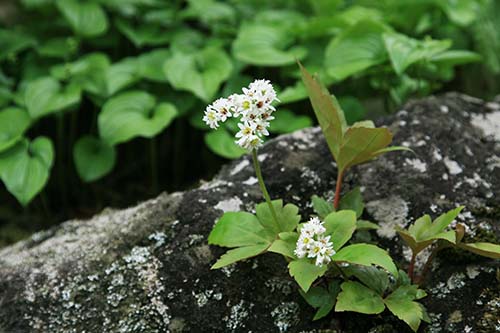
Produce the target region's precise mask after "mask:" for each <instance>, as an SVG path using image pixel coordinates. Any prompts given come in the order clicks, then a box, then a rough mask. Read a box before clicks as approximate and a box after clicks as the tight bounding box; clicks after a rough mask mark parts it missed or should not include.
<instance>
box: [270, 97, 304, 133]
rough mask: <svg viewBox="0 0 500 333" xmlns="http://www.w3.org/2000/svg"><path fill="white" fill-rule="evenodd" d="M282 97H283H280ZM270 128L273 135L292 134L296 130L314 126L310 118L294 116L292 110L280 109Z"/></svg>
mask: <svg viewBox="0 0 500 333" xmlns="http://www.w3.org/2000/svg"><path fill="white" fill-rule="evenodd" d="M280 97H281V96H280ZM274 115H275V118H276V119H274V120H273V121H272V122H271V125H270V126H269V132H271V133H279V134H282V133H291V132H294V131H296V130H299V129H302V128H306V127H310V126H312V124H313V123H312V119H311V118H310V117H308V116H303V115H297V114H294V113H293V112H292V111H290V110H282V109H280V112H279V113H275V114H274Z"/></svg>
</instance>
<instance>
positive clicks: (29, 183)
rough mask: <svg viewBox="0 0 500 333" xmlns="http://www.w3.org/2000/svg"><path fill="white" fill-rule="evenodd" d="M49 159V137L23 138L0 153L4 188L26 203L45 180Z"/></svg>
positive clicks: (0, 172)
mask: <svg viewBox="0 0 500 333" xmlns="http://www.w3.org/2000/svg"><path fill="white" fill-rule="evenodd" d="M53 160H54V148H53V145H52V142H51V141H50V139H49V138H46V137H38V138H37V139H35V140H34V141H32V142H29V141H28V140H27V139H24V140H22V141H20V142H18V143H17V144H16V145H15V146H13V147H12V148H10V149H9V150H6V151H4V152H2V153H0V177H1V179H2V181H3V182H4V184H5V186H6V187H7V190H8V191H9V192H10V193H12V194H13V195H14V196H15V197H16V198H17V200H18V201H19V202H20V203H21V204H22V205H23V206H26V205H27V204H28V203H29V202H30V201H31V200H32V199H33V198H34V197H35V196H36V195H37V194H38V193H39V192H40V191H41V190H42V189H43V187H44V186H45V184H46V183H47V180H48V179H49V174H50V169H51V168H52V163H53Z"/></svg>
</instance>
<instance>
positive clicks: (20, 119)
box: [0, 107, 31, 152]
mask: <svg viewBox="0 0 500 333" xmlns="http://www.w3.org/2000/svg"><path fill="white" fill-rule="evenodd" d="M30 124H31V119H30V116H29V115H28V113H27V112H26V111H25V110H23V109H20V108H16V107H9V108H6V109H3V110H1V111H0V152H2V151H4V150H7V149H8V148H10V147H12V146H13V145H14V144H16V143H17V142H18V141H19V140H21V138H22V137H23V134H24V132H25V131H26V130H27V129H28V128H29V126H30Z"/></svg>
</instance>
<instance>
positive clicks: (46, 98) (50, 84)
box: [23, 77, 81, 119]
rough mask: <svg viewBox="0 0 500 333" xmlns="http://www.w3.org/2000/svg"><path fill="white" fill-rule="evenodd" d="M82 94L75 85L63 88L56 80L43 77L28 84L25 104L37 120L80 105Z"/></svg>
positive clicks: (24, 95)
mask: <svg viewBox="0 0 500 333" xmlns="http://www.w3.org/2000/svg"><path fill="white" fill-rule="evenodd" d="M80 93H81V92H80V88H79V87H77V86H75V85H68V86H67V87H64V88H63V87H61V84H60V83H59V82H58V81H57V80H56V79H54V78H52V77H42V78H39V79H36V80H34V81H31V82H28V83H27V84H26V86H25V87H24V91H23V102H24V105H25V106H26V110H27V111H28V113H29V114H30V116H31V118H33V119H36V118H41V117H43V116H46V115H48V114H51V113H54V112H57V111H60V110H63V109H65V108H67V107H69V106H71V105H74V104H76V103H78V102H79V101H80Z"/></svg>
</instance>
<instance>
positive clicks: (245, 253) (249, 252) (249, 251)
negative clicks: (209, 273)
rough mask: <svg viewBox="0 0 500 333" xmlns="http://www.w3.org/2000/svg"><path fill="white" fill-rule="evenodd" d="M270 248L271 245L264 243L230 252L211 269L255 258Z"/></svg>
mask: <svg viewBox="0 0 500 333" xmlns="http://www.w3.org/2000/svg"><path fill="white" fill-rule="evenodd" d="M268 246H269V244H266V243H262V244H256V245H250V246H244V247H238V248H236V249H232V250H229V251H227V252H226V253H225V254H223V255H222V256H221V257H220V258H219V260H217V262H216V263H215V264H214V265H213V266H212V267H211V269H218V268H222V267H224V266H227V265H230V264H232V263H235V262H237V261H240V260H244V259H248V258H251V257H255V256H256V255H259V254H261V253H262V252H264V251H265V250H266V249H267V247H268Z"/></svg>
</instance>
